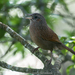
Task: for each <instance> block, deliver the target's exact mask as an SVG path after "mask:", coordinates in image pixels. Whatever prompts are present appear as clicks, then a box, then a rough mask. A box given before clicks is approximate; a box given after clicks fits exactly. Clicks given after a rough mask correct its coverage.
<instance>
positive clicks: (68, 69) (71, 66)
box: [66, 65, 75, 75]
mask: <svg viewBox="0 0 75 75" xmlns="http://www.w3.org/2000/svg"><path fill="white" fill-rule="evenodd" d="M74 66H75V65H70V66H68V68H67V70H66V72H67V75H69V73H70V69H72V68H73V67H74Z"/></svg>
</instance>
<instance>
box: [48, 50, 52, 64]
mask: <svg viewBox="0 0 75 75" xmlns="http://www.w3.org/2000/svg"><path fill="white" fill-rule="evenodd" d="M51 61H52V51H51V59H50V60H49V61H48V65H49V64H51Z"/></svg>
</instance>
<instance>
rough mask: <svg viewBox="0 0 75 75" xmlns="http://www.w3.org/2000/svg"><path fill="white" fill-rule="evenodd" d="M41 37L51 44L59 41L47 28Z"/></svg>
mask: <svg viewBox="0 0 75 75" xmlns="http://www.w3.org/2000/svg"><path fill="white" fill-rule="evenodd" d="M41 37H42V39H43V40H46V41H51V42H58V43H60V40H59V38H58V36H57V35H56V33H54V31H53V30H52V29H50V28H48V29H47V30H45V31H43V32H42V33H41Z"/></svg>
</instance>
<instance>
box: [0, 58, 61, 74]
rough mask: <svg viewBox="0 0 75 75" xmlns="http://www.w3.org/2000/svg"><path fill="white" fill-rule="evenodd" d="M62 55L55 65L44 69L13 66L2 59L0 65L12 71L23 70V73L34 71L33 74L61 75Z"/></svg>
mask: <svg viewBox="0 0 75 75" xmlns="http://www.w3.org/2000/svg"><path fill="white" fill-rule="evenodd" d="M60 58H61V57H58V58H57V60H56V62H55V64H54V66H53V65H51V64H50V65H49V66H45V67H44V69H31V68H23V67H16V66H12V65H9V64H7V63H5V62H3V61H0V66H1V67H3V68H6V69H9V70H12V71H17V72H22V73H32V74H40V75H42V74H43V75H61V74H60V73H59V68H60V63H61V60H60Z"/></svg>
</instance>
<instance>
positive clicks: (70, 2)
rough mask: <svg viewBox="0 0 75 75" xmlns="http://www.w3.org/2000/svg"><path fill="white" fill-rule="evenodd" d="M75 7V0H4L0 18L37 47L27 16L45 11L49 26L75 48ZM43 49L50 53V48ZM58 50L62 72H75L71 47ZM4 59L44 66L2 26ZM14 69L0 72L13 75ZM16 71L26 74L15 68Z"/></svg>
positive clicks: (66, 74) (1, 53)
mask: <svg viewBox="0 0 75 75" xmlns="http://www.w3.org/2000/svg"><path fill="white" fill-rule="evenodd" d="M74 8H75V0H0V22H2V23H4V24H6V25H8V26H9V27H11V28H12V29H13V30H14V31H15V32H17V33H18V34H20V35H21V36H22V37H24V38H25V39H26V40H27V41H28V42H29V43H30V44H31V45H33V46H34V47H36V45H35V44H34V43H33V42H32V40H31V38H30V35H29V20H26V19H25V17H26V15H27V14H31V13H41V14H42V15H43V16H44V17H45V19H46V21H47V24H48V26H49V27H50V28H51V29H53V30H54V31H55V32H56V33H57V34H58V36H59V38H60V41H61V42H63V43H64V44H65V45H67V46H68V47H70V48H72V49H73V50H74V51H75V9H74ZM41 50H42V49H41ZM42 53H43V54H44V55H45V56H47V57H49V53H48V52H46V51H42ZM54 54H55V55H61V56H62V57H63V61H62V68H61V69H60V72H61V73H62V75H75V56H74V55H72V54H71V53H70V52H68V51H67V50H62V51H61V52H60V51H58V52H56V51H54ZM0 60H3V61H5V62H7V63H10V64H13V65H17V66H21V67H22V66H25V67H33V68H43V64H42V62H41V61H40V60H39V59H37V58H36V57H35V56H34V55H32V54H31V53H30V52H29V50H27V49H26V48H24V47H23V46H22V45H21V44H20V43H19V42H18V41H17V40H15V39H13V38H12V37H11V36H10V35H9V34H8V33H7V32H6V31H4V30H3V29H1V28H0ZM29 60H33V62H32V63H31V64H30V63H29V62H30V61H29ZM37 61H38V62H37ZM36 64H38V65H39V66H38V65H36ZM41 64H42V66H41ZM40 66H41V67H40ZM10 73H11V71H10V72H9V70H5V69H2V68H0V75H9V74H10ZM12 75H23V74H21V73H14V72H12ZM24 75H32V74H24Z"/></svg>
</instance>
